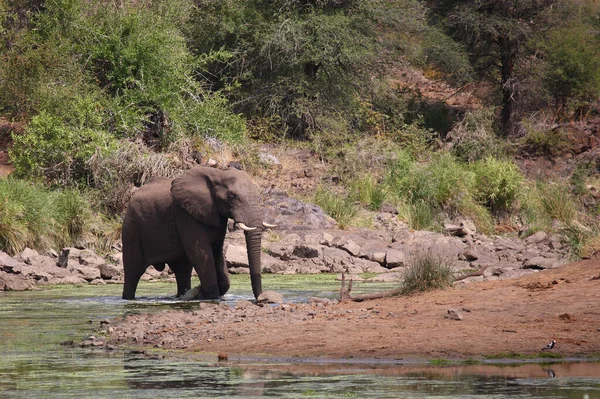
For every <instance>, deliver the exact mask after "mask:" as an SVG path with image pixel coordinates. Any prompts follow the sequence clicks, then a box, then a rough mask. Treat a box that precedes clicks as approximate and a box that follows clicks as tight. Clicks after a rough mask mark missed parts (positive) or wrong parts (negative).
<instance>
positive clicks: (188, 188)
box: [171, 168, 221, 227]
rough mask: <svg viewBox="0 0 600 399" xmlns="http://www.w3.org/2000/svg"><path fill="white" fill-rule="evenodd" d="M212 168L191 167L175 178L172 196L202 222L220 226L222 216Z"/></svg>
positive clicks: (172, 185)
mask: <svg viewBox="0 0 600 399" xmlns="http://www.w3.org/2000/svg"><path fill="white" fill-rule="evenodd" d="M207 169H210V168H194V169H190V170H188V171H187V172H185V173H184V174H182V175H181V176H179V177H177V178H175V179H174V180H173V183H172V184H171V196H172V197H173V199H174V200H175V203H177V205H179V206H180V207H182V208H183V209H185V210H186V211H188V212H189V213H190V214H191V215H192V216H193V217H194V218H195V219H197V220H199V221H201V222H202V223H205V224H208V225H211V226H215V227H217V226H219V222H220V219H221V217H220V216H219V211H218V209H217V204H216V203H215V201H214V196H213V191H214V183H213V180H212V177H211V175H212V173H211V170H207Z"/></svg>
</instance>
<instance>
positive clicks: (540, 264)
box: [523, 256, 558, 270]
mask: <svg viewBox="0 0 600 399" xmlns="http://www.w3.org/2000/svg"><path fill="white" fill-rule="evenodd" d="M557 261H558V259H550V258H544V257H543V256H536V257H534V258H531V259H527V260H526V261H525V262H523V269H540V270H543V269H551V268H553V267H555V266H554V265H555V264H556V263H557Z"/></svg>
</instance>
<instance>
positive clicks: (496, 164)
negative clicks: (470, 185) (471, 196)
mask: <svg viewBox="0 0 600 399" xmlns="http://www.w3.org/2000/svg"><path fill="white" fill-rule="evenodd" d="M471 170H473V172H475V186H474V190H475V199H476V200H477V201H479V202H480V203H482V204H484V205H486V206H487V207H488V208H489V209H490V210H491V211H493V212H499V211H510V208H511V207H512V206H513V204H514V202H515V200H516V199H517V197H518V195H519V192H520V190H521V182H522V181H523V175H521V172H520V171H519V168H518V167H517V165H515V164H514V162H512V161H503V160H497V159H495V158H492V157H487V158H485V159H483V160H481V161H477V162H475V163H474V164H473V165H472V167H471Z"/></svg>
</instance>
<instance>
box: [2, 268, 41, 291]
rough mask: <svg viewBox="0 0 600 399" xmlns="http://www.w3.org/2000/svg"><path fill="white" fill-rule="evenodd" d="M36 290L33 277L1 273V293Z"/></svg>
mask: <svg viewBox="0 0 600 399" xmlns="http://www.w3.org/2000/svg"><path fill="white" fill-rule="evenodd" d="M34 289H36V284H35V280H34V279H33V278H32V277H28V276H24V275H21V274H11V273H6V272H4V271H0V291H29V290H34Z"/></svg>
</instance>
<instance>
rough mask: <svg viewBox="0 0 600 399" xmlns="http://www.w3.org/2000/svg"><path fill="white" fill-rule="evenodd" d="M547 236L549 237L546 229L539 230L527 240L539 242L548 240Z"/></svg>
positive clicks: (530, 242) (527, 241)
mask: <svg viewBox="0 0 600 399" xmlns="http://www.w3.org/2000/svg"><path fill="white" fill-rule="evenodd" d="M547 238H548V234H546V232H545V231H538V232H536V233H533V234H532V235H530V236H529V237H527V238H526V239H525V242H526V243H528V244H533V243H539V242H542V241H544V240H546V239H547Z"/></svg>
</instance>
